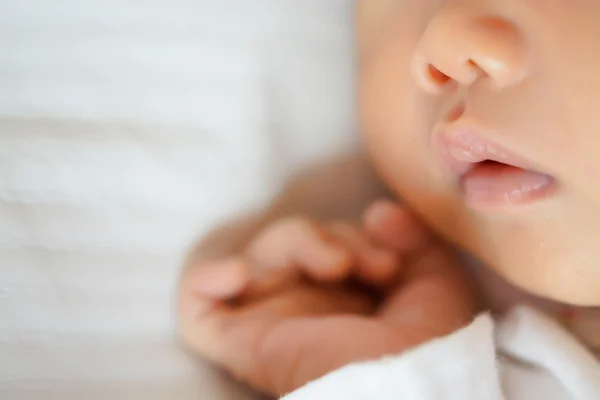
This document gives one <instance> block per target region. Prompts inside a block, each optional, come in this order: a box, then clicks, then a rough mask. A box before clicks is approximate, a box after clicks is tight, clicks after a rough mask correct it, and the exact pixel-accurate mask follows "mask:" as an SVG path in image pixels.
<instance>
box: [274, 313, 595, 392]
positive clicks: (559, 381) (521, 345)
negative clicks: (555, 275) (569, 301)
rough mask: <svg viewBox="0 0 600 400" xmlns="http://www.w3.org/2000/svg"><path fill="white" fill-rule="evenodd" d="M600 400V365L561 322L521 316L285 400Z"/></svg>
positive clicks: (362, 367) (473, 327)
mask: <svg viewBox="0 0 600 400" xmlns="http://www.w3.org/2000/svg"><path fill="white" fill-rule="evenodd" d="M313 399H327V400H366V399H377V400H398V399H402V400H404V399H411V400H413V399H414V400H481V399H485V400H599V399H600V363H599V362H598V360H596V359H595V357H594V356H593V355H592V353H590V352H589V351H588V350H587V349H586V348H585V347H584V346H583V345H582V344H580V343H579V342H578V341H577V340H576V339H575V338H574V337H573V336H571V335H570V334H569V333H567V331H566V330H564V329H563V328H562V327H561V326H560V325H558V323H556V322H555V321H554V320H552V319H550V318H548V317H546V316H544V315H542V314H540V313H538V312H536V311H534V310H532V309H529V308H522V307H519V308H517V309H515V310H514V311H513V312H512V313H511V314H510V315H509V316H508V317H507V318H506V319H505V320H503V321H500V322H499V323H498V324H496V323H495V321H494V320H493V319H492V318H491V317H490V316H489V315H482V316H480V317H479V318H477V319H476V320H475V321H474V322H473V323H472V324H470V325H469V326H468V327H466V328H464V329H462V330H460V331H458V332H456V333H454V334H452V335H450V336H448V337H444V338H441V339H438V340H435V341H431V342H429V343H425V344H424V345H422V346H420V347H418V348H416V349H413V350H411V351H408V352H407V353H405V354H403V355H399V356H396V357H389V358H386V359H383V360H379V361H372V362H367V363H361V364H356V365H350V366H347V367H345V368H342V369H340V370H338V371H335V372H332V373H330V374H329V375H327V376H325V377H323V378H321V379H319V380H317V381H315V382H312V383H310V384H308V385H306V386H305V387H303V388H301V389H299V390H297V391H296V392H294V393H292V394H290V395H289V396H286V397H285V398H284V399H283V400H313Z"/></svg>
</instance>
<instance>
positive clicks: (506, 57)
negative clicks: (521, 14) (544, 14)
mask: <svg viewBox="0 0 600 400" xmlns="http://www.w3.org/2000/svg"><path fill="white" fill-rule="evenodd" d="M528 61H529V49H528V46H527V43H526V42H525V38H524V37H523V35H522V32H521V31H520V30H519V29H518V28H517V27H516V26H515V25H514V24H512V23H511V22H509V21H508V20H506V19H503V18H500V17H494V16H488V15H481V14H478V13H474V12H473V11H471V10H468V9H467V10H465V8H464V7H451V6H446V7H442V8H441V9H440V11H439V12H438V13H437V14H436V15H435V17H434V18H433V19H432V20H431V22H430V23H429V25H428V26H427V28H426V30H425V33H424V34H423V37H422V38H421V40H420V41H419V43H418V44H417V47H416V50H415V53H414V56H413V60H412V70H413V74H414V76H415V79H416V80H417V82H418V83H419V85H420V86H421V87H422V88H423V89H424V90H426V91H428V92H431V93H441V92H442V91H444V90H445V89H447V88H451V87H454V86H456V85H457V84H458V85H465V86H469V85H472V84H473V83H474V82H475V81H477V80H478V79H480V78H482V77H487V78H489V79H491V81H492V84H493V85H494V86H495V87H498V88H504V87H508V86H511V85H514V84H517V83H519V82H520V81H522V80H523V79H525V77H526V76H527V74H528Z"/></svg>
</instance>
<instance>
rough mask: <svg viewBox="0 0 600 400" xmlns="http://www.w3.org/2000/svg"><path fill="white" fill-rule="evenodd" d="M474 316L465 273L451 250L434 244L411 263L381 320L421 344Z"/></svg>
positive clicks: (473, 305) (379, 314)
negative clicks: (421, 341)
mask: <svg viewBox="0 0 600 400" xmlns="http://www.w3.org/2000/svg"><path fill="white" fill-rule="evenodd" d="M474 312H475V300H474V297H473V293H472V290H471V287H470V285H469V281H468V279H467V277H466V274H465V272H464V271H463V269H462V267H461V266H460V264H459V263H458V260H457V258H456V255H455V254H454V252H453V251H451V250H450V249H449V248H446V247H444V246H442V245H438V244H434V245H432V246H429V247H427V248H426V250H425V251H423V252H422V253H421V254H420V255H419V256H418V258H416V259H414V260H412V264H411V265H409V266H408V270H407V274H406V276H405V278H404V281H403V282H402V285H401V286H399V287H398V288H397V289H396V290H395V291H394V292H393V293H392V294H391V295H390V297H389V298H388V299H387V301H386V302H385V303H384V305H383V306H382V307H381V308H380V310H379V312H378V316H379V317H380V318H383V319H384V320H385V321H386V322H387V323H388V324H390V326H394V327H395V328H396V329H398V330H400V331H402V332H404V335H405V336H406V338H407V339H409V340H410V339H411V336H413V337H415V339H418V340H420V339H421V338H422V337H423V336H426V337H429V338H431V337H437V336H441V335H445V334H448V333H450V332H453V331H454V330H456V329H458V328H460V327H462V326H464V325H465V324H466V323H467V322H468V321H470V319H471V318H472V316H473V314H474Z"/></svg>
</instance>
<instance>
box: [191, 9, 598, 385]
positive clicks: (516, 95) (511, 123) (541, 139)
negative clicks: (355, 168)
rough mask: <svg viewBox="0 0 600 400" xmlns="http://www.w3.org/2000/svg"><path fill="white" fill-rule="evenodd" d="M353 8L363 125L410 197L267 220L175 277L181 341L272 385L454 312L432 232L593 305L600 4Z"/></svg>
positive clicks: (432, 333) (400, 346)
mask: <svg viewBox="0 0 600 400" xmlns="http://www.w3.org/2000/svg"><path fill="white" fill-rule="evenodd" d="M356 6H357V21H356V27H357V36H356V37H357V52H356V53H357V55H358V60H357V63H358V79H357V87H358V94H359V98H358V103H359V113H360V120H361V123H362V129H361V130H362V132H363V134H364V138H365V143H366V147H367V150H368V152H369V153H370V155H371V159H372V161H373V165H374V166H375V168H376V169H377V170H378V172H379V174H380V176H381V177H382V179H383V180H384V181H385V183H386V184H387V185H388V186H389V188H390V189H391V190H392V192H393V193H395V194H396V195H397V196H398V198H402V204H403V205H405V206H406V207H407V209H409V210H411V212H408V211H406V209H404V208H403V207H400V206H398V205H396V204H393V203H389V202H377V203H375V204H373V205H372V206H371V207H370V208H369V209H368V210H366V212H365V215H364V219H363V222H362V225H360V226H356V225H352V224H348V223H333V224H320V223H318V222H316V221H310V220H309V219H305V218H299V219H289V220H285V221H280V222H276V223H275V224H274V225H273V226H271V227H267V229H266V230H265V231H264V232H263V233H262V234H260V235H259V236H258V237H257V238H256V239H255V240H254V241H253V242H252V243H251V244H250V245H249V246H248V247H247V248H246V249H245V250H244V251H243V252H242V253H241V254H239V255H237V256H235V257H233V258H231V259H227V260H221V261H217V262H214V263H212V264H210V265H197V266H193V267H192V268H190V269H189V270H188V271H187V272H186V274H185V276H184V278H183V283H182V286H181V290H180V296H179V309H180V316H181V317H180V328H181V334H182V337H183V339H184V342H185V343H186V344H187V345H188V346H189V348H190V349H191V350H192V351H193V352H194V353H196V354H197V355H199V356H201V357H203V358H206V359H208V360H210V361H212V362H214V363H215V364H217V365H219V366H221V367H223V368H225V369H226V370H228V371H231V372H232V373H233V374H234V375H236V376H237V377H239V378H240V379H242V380H244V381H246V382H248V383H250V384H251V385H253V386H254V387H256V388H258V389H261V390H263V391H265V392H267V393H271V394H274V395H280V394H283V393H286V392H289V391H291V390H293V389H295V388H297V387H299V386H302V385H303V384H305V383H306V382H308V381H310V380H312V379H315V378H318V377H320V376H323V375H324V374H326V373H327V372H330V371H333V370H335V369H337V368H339V367H342V366H344V365H347V364H349V363H352V362H358V361H362V360H366V359H375V358H378V357H380V356H382V355H386V354H390V355H397V354H401V353H402V352H403V351H404V350H406V349H409V348H412V347H414V346H416V345H418V344H420V343H423V342H426V341H429V340H430V339H432V338H435V337H439V336H443V335H446V334H448V333H450V332H452V331H455V330H458V329H460V328H461V327H462V326H463V325H465V324H467V323H468V322H469V321H470V320H471V319H472V317H473V314H474V312H475V310H476V306H475V303H474V301H473V300H472V296H471V292H470V290H469V286H468V284H467V279H466V278H465V277H464V276H463V272H461V271H462V269H461V266H460V265H458V264H457V262H456V260H455V258H454V256H453V254H452V252H451V251H450V250H449V248H447V247H446V245H445V244H444V241H447V242H448V243H452V244H453V245H455V246H457V247H458V248H461V249H464V250H465V251H466V252H467V253H469V254H471V255H473V256H474V257H475V258H477V259H478V260H481V261H482V262H483V263H485V265H486V266H488V267H489V268H491V269H492V270H493V271H495V273H496V274H497V275H498V276H500V277H501V278H502V279H503V280H504V281H505V282H507V283H508V284H510V285H512V287H513V288H518V289H520V290H521V291H522V292H523V293H525V292H526V293H529V294H531V295H534V296H537V297H538V298H543V299H548V300H552V301H553V302H555V303H556V304H559V305H561V306H562V305H569V306H570V307H579V310H585V311H586V312H590V310H592V311H597V310H598V306H600V268H599V267H598V265H599V264H598V260H600V246H598V238H599V237H600V185H598V182H599V179H600V163H599V162H598V160H599V157H600V135H598V131H599V129H600V112H598V109H599V108H598V104H599V103H600V74H598V70H599V69H600V51H599V47H598V38H599V37H600V24H599V23H598V21H600V2H599V1H597V0H359V1H357V2H356ZM429 229H431V231H430V230H429ZM482 268H483V267H482ZM483 306H484V307H485V308H488V307H489V305H488V304H483ZM596 321H598V319H596ZM592 336H594V337H596V338H597V337H598V335H597V334H591V336H590V337H592ZM584 381H585V379H584Z"/></svg>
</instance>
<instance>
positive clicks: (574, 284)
mask: <svg viewBox="0 0 600 400" xmlns="http://www.w3.org/2000/svg"><path fill="white" fill-rule="evenodd" d="M492 240H493V239H492ZM492 244H493V245H492ZM536 246H538V244H537V243H527V241H526V240H525V241H524V240H519V237H515V238H514V240H513V239H511V240H510V241H508V242H504V243H502V244H500V243H498V242H495V243H494V242H493V241H492V242H491V243H490V245H489V246H484V247H479V248H478V249H472V250H471V251H472V252H473V254H474V255H475V257H476V258H478V259H480V260H483V261H482V264H483V265H485V266H487V267H488V268H491V269H492V270H494V271H495V272H496V273H497V274H498V275H499V276H500V277H501V278H502V279H504V280H505V281H506V282H507V283H508V284H510V285H512V286H514V287H516V288H517V289H519V290H522V291H523V292H525V293H527V294H529V295H533V296H535V297H539V298H541V299H544V300H550V301H554V302H558V303H563V304H569V305H574V306H581V307H597V306H600V280H599V277H598V268H597V267H596V266H595V265H592V264H584V263H580V264H578V265H577V266H575V265H574V260H578V259H581V258H582V257H577V255H573V254H570V253H569V252H548V253H541V252H539V251H535V250H534V249H535V248H536ZM465 248H468V245H467V244H465ZM528 248H529V250H527V249H528ZM551 257H554V258H551ZM485 266H482V268H485Z"/></svg>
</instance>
